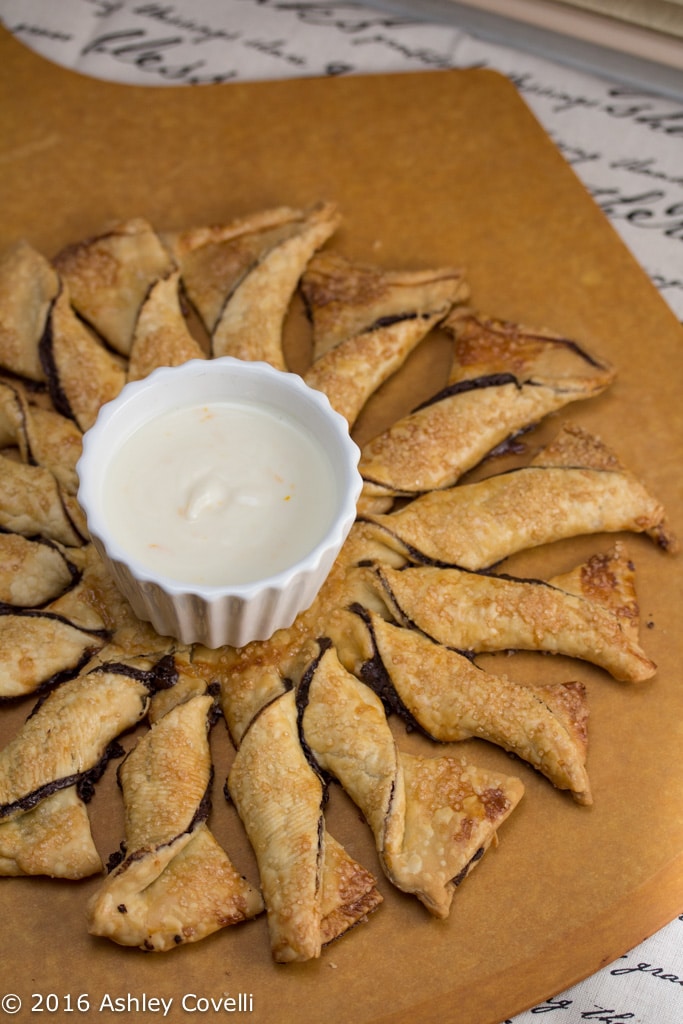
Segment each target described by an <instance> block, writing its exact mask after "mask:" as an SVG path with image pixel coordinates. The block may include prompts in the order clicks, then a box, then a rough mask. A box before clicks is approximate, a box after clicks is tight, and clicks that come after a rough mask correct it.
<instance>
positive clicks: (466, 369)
mask: <svg viewBox="0 0 683 1024" xmlns="http://www.w3.org/2000/svg"><path fill="white" fill-rule="evenodd" d="M442 327H443V329H444V330H446V331H449V332H450V333H451V334H452V335H453V338H454V341H453V360H454V361H453V366H452V369H451V372H450V375H449V378H448V381H447V383H446V386H445V387H444V388H443V390H441V391H440V392H438V393H437V394H435V395H434V396H433V397H432V398H431V399H430V400H429V401H427V402H425V403H423V405H421V406H420V407H419V408H418V409H416V410H415V411H414V412H412V413H410V414H409V415H407V416H405V417H403V418H402V419H400V420H398V421H397V422H396V423H394V424H393V425H392V426H391V427H389V428H388V429H387V430H386V431H384V433H382V434H380V435H378V436H377V437H376V438H374V440H372V441H370V442H369V443H368V444H366V445H365V447H364V449H363V453H362V457H361V462H360V471H361V473H362V475H363V478H364V481H365V483H364V499H366V500H367V499H368V498H374V499H380V498H382V497H385V498H387V499H393V498H395V497H399V496H400V497H414V496H416V495H417V494H420V493H422V492H424V491H430V490H434V489H436V488H442V487H450V486H452V485H453V484H454V483H456V482H457V480H459V479H460V477H461V476H462V475H463V474H464V473H465V472H467V470H469V469H472V468H473V467H474V466H476V465H477V464H478V463H479V462H481V460H482V459H483V458H484V457H485V456H486V455H488V454H489V453H490V452H491V451H492V450H493V449H495V448H496V447H497V446H498V445H500V444H501V443H502V442H504V441H505V440H506V439H508V438H510V437H514V436H515V435H517V434H519V433H520V432H522V431H524V430H526V429H528V428H529V427H530V426H532V425H533V424H535V423H537V422H538V421H539V420H541V419H542V418H543V417H544V416H547V415H548V414H549V413H551V412H554V411H556V410H557V409H560V408H562V407H563V406H566V405H568V404H569V403H571V402H577V401H582V400H585V399H587V398H592V397H594V396H595V395H599V394H600V393H601V392H603V391H604V390H605V389H606V388H607V387H608V386H609V385H610V384H611V383H612V381H613V379H614V376H615V374H614V371H613V369H612V368H611V367H610V366H607V365H605V364H603V363H600V362H599V361H598V360H597V359H595V358H594V357H593V356H591V355H589V354H588V353H587V352H586V351H585V350H583V349H582V348H580V347H579V346H578V345H577V344H576V343H575V342H573V341H571V340H569V339H566V338H562V337H560V336H559V335H557V334H554V333H553V332H551V331H539V330H532V329H531V328H528V327H524V326H522V325H517V324H513V323H510V322H509V321H500V320H494V319H492V318H490V317H483V316H481V315H476V314H474V313H473V312H471V311H470V310H467V309H463V308H460V307H458V308H456V309H455V310H454V311H453V312H452V313H451V315H450V316H449V317H447V319H446V320H445V321H444V322H443V324H442ZM388 503H389V504H391V501H389V502H388ZM375 510H376V511H379V508H377V509H375Z"/></svg>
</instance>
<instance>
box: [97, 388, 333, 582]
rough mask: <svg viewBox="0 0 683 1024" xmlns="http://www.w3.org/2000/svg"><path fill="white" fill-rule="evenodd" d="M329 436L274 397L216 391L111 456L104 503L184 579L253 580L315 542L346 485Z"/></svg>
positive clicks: (171, 573)
mask: <svg viewBox="0 0 683 1024" xmlns="http://www.w3.org/2000/svg"><path fill="white" fill-rule="evenodd" d="M335 486H336V485H335V481H334V476H333V473H332V467H331V466H330V464H329V460H328V457H327V456H326V454H325V452H324V451H323V449H322V446H321V445H320V444H319V443H318V441H317V440H316V439H315V438H313V437H311V436H310V435H309V434H308V433H306V432H305V431H304V430H303V429H302V428H301V427H300V426H299V425H298V424H297V423H296V421H295V420H294V419H292V418H290V417H288V416H287V415H286V414H283V413H281V412H280V411H278V410H275V409H273V408H271V407H269V406H266V405H259V404H252V403H242V402H239V401H232V400H231V401H226V402H213V401H212V402H211V403H210V404H206V405H198V406H187V407H180V408H177V409H174V410H172V411H170V412H166V413H164V414H163V415H161V416H159V417H156V418H155V419H152V420H151V421H150V422H148V423H145V424H143V425H142V426H141V427H139V428H138V429H137V430H136V431H135V432H134V433H133V434H132V435H131V436H130V437H129V438H128V439H127V440H126V441H125V442H124V443H123V445H122V446H121V448H120V449H119V450H118V452H117V453H116V454H115V456H114V457H113V459H112V462H111V465H110V467H109V471H108V473H107V476H106V481H105V485H104V488H105V494H104V507H105V509H106V515H107V518H108V520H109V526H110V529H111V532H112V534H113V535H114V537H115V538H116V540H117V541H118V543H119V544H120V545H121V546H122V547H123V548H125V550H126V551H127V552H128V553H129V554H130V555H132V556H134V557H135V558H136V559H137V560H138V561H140V562H141V563H142V564H144V565H145V566H146V567H147V568H148V569H151V570H154V571H155V572H157V573H160V574H162V575H164V576H166V577H167V578H171V579H174V580H176V581H178V582H181V583H190V584H200V585H209V586H214V585H221V584H239V583H249V582H252V581H254V580H257V579H263V578H265V577H267V576H272V575H274V574H275V573H278V572H280V571H281V570H283V569H286V568H288V567H289V566H291V565H293V564H294V563H295V562H297V561H299V560H300V559H301V558H302V557H303V556H305V555H306V554H308V553H309V552H310V551H311V550H312V549H313V548H314V547H315V546H316V545H317V544H318V542H319V541H321V540H322V538H323V536H324V535H325V533H326V532H327V529H328V528H329V525H330V523H331V521H332V519H333V517H334V512H335V506H336V503H337V494H336V491H335Z"/></svg>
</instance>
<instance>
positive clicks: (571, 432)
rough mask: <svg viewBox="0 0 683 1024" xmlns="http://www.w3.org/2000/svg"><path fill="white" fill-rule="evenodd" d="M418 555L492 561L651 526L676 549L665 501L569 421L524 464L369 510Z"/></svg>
mask: <svg viewBox="0 0 683 1024" xmlns="http://www.w3.org/2000/svg"><path fill="white" fill-rule="evenodd" d="M363 518H364V519H365V520H366V522H367V523H368V524H370V525H371V526H372V527H374V530H375V533H376V534H377V536H378V537H379V538H381V539H382V541H383V542H384V543H385V544H387V545H390V546H392V547H394V548H395V549H396V550H397V551H399V552H401V553H402V554H403V555H405V557H406V558H407V559H409V560H410V561H413V562H422V563H431V564H435V565H442V566H447V565H448V566H457V567H459V568H462V569H485V568H489V567H490V566H492V565H495V564H496V563H497V562H499V561H501V559H503V558H506V557H507V556H508V555H511V554H514V553H515V552H517V551H522V550H524V549H526V548H530V547H535V546H537V545H539V544H547V543H549V542H551V541H555V540H561V539H563V538H566V537H574V536H577V535H579V534H586V533H612V532H620V531H632V532H636V533H647V534H648V535H649V536H651V537H652V538H653V539H654V540H655V541H656V542H657V544H659V546H660V547H662V548H664V549H665V550H672V549H673V548H674V547H675V545H676V541H675V539H674V537H673V536H672V534H671V532H670V530H669V527H668V524H667V520H666V516H665V512H664V509H663V507H662V505H661V504H660V502H658V501H657V500H656V499H655V498H653V497H652V496H651V495H650V494H649V493H648V491H647V490H646V489H645V487H644V486H643V485H642V484H641V483H640V481H639V480H638V479H637V478H636V477H635V476H634V475H633V474H632V473H629V472H628V471H627V470H626V469H624V468H623V467H622V466H621V465H620V463H619V461H618V459H617V458H616V456H615V455H614V454H613V453H612V452H611V451H610V450H609V449H608V448H607V447H606V445H604V444H603V443H602V442H601V441H600V440H599V439H598V438H596V437H593V436H592V435H590V434H588V433H587V432H586V431H584V430H582V428H580V427H578V426H575V425H567V426H565V427H564V428H563V430H562V431H561V432H560V434H559V435H558V437H557V438H556V440H555V441H554V442H553V443H551V444H550V445H549V446H548V447H547V448H545V449H544V450H543V451H542V452H541V453H540V454H539V455H538V456H537V457H536V458H535V459H533V461H532V462H531V463H530V464H529V465H528V466H525V467H522V468H520V469H516V470H512V471H509V472H507V473H501V474H498V475H496V476H491V477H488V478H487V479H485V480H482V481H478V482H476V483H470V484H461V485H456V486H454V487H451V488H447V489H445V490H442V491H431V492H429V493H427V494H424V495H422V496H421V497H419V498H416V499H415V500H414V501H412V502H410V503H409V504H408V505H406V506H405V507H404V508H402V509H399V510H398V511H397V512H393V513H390V514H384V513H380V514H373V513H368V514H365V515H364V516H363Z"/></svg>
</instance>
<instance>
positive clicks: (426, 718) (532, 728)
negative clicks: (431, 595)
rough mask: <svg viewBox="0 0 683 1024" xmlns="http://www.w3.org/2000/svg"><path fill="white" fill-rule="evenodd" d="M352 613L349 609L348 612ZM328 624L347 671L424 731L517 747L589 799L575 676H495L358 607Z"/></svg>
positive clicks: (557, 782)
mask: <svg viewBox="0 0 683 1024" xmlns="http://www.w3.org/2000/svg"><path fill="white" fill-rule="evenodd" d="M350 614H351V613H350ZM354 614H355V617H356V622H355V623H354V624H345V629H344V633H343V634H342V635H341V636H340V634H339V625H338V624H337V625H333V629H332V630H331V631H330V632H331V633H332V634H333V636H334V638H335V642H336V643H337V647H338V651H339V657H340V659H341V661H342V662H343V664H344V665H345V666H346V667H347V668H348V669H349V671H352V672H353V673H354V675H357V676H358V677H359V678H361V679H362V680H364V681H365V682H366V683H367V684H368V685H369V686H370V687H372V689H374V690H376V692H377V693H378V694H379V695H380V696H381V697H382V700H383V701H384V702H385V706H386V707H387V708H388V709H390V710H391V711H394V712H398V713H399V714H400V715H401V716H402V717H403V718H405V719H406V721H407V722H408V723H409V724H410V725H412V726H413V727H414V726H418V727H419V728H420V729H422V730H423V732H425V733H426V734H427V735H428V736H431V737H432V738H433V739H435V740H439V741H441V742H448V743H452V742H458V741H459V740H464V739H469V738H471V737H479V738H480V739H485V740H488V741H489V742H491V743H494V744H496V745H497V746H500V747H502V748H503V749H505V750H508V751H510V752H511V753H514V754H516V755H517V756H518V757H520V758H521V759H522V760H523V761H526V762H527V763H528V764H530V765H532V766H533V767H534V768H536V769H538V771H540V772H541V773H542V774H543V775H545V776H546V777H547V778H548V779H549V780H550V781H551V782H552V783H553V785H554V786H556V787H557V788H558V789H565V790H569V791H571V794H572V796H573V797H574V799H575V800H576V802H577V803H581V804H590V803H592V796H591V789H590V783H589V780H588V773H587V771H586V754H587V721H588V708H587V702H586V692H585V687H584V686H583V684H582V683H579V682H575V681H573V680H572V681H571V682H567V683H559V684H556V683H551V684H548V685H546V686H542V687H533V688H532V687H529V686H525V685H523V684H520V683H516V682H514V681H513V680H510V679H508V678H507V677H506V676H496V675H493V674H492V673H490V672H485V671H483V670H482V669H480V668H478V667H477V666H476V665H474V664H473V663H472V662H471V661H470V660H469V658H467V657H465V655H463V654H460V653H459V652H458V651H454V650H452V649H451V648H449V647H446V646H445V645H443V644H439V643H437V642H436V641H434V640H431V639H430V638H429V637H426V636H425V635H424V634H423V633H419V632H418V631H417V630H414V629H407V628H404V627H402V626H398V625H396V624H395V623H391V622H387V621H386V620H385V619H383V618H382V616H381V615H378V614H377V613H376V612H369V611H367V609H363V608H361V607H358V608H356V609H355V613H354Z"/></svg>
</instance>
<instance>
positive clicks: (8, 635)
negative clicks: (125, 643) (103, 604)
mask: <svg viewBox="0 0 683 1024" xmlns="http://www.w3.org/2000/svg"><path fill="white" fill-rule="evenodd" d="M108 639H109V634H108V633H107V632H106V631H104V630H89V629H83V628H81V627H79V626H78V625H76V624H74V623H72V622H70V621H69V620H68V619H67V618H65V617H64V616H62V615H58V614H56V613H55V612H51V611H49V610H46V611H38V610H35V609H24V608H22V609H17V608H11V607H9V606H7V605H0V699H7V698H10V697H24V696H26V695H27V694H30V693H35V691H36V690H39V689H42V688H44V687H46V686H50V685H53V684H54V683H55V682H58V681H60V680H62V679H66V678H69V677H70V676H73V675H75V674H76V672H77V671H78V670H79V669H80V668H81V667H82V666H83V665H85V664H86V662H87V661H88V660H89V659H90V657H91V656H92V655H93V654H94V653H95V651H98V650H100V649H101V648H102V647H104V645H105V643H106V642H107V640H108Z"/></svg>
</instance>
